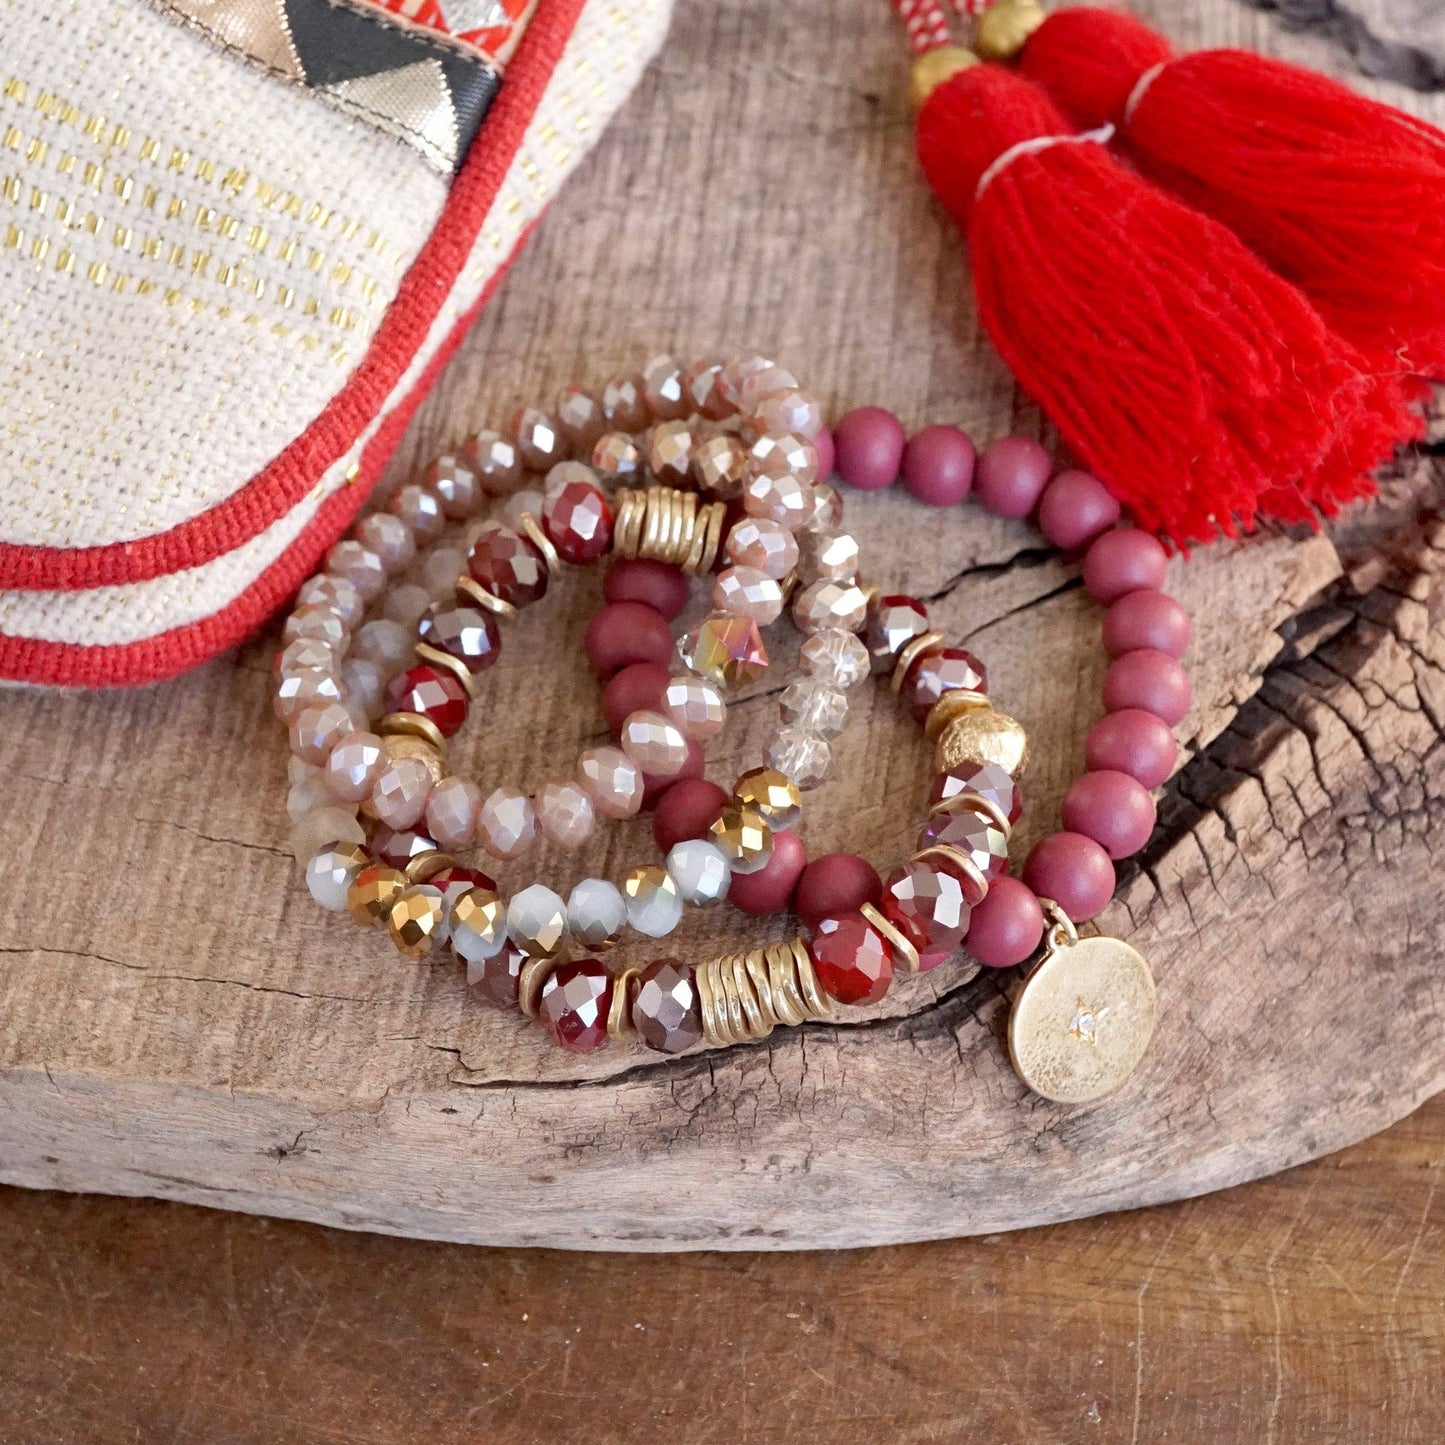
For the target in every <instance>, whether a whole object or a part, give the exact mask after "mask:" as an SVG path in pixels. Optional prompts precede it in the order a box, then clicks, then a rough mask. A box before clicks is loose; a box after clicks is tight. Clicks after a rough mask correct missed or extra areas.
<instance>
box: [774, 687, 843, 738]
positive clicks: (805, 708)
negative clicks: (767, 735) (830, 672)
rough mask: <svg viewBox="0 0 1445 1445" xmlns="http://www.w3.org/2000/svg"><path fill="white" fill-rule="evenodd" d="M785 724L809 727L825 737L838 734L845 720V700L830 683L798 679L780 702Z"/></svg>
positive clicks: (788, 688) (786, 690) (787, 689)
mask: <svg viewBox="0 0 1445 1445" xmlns="http://www.w3.org/2000/svg"><path fill="white" fill-rule="evenodd" d="M779 702H780V706H781V708H782V713H783V721H784V722H785V723H788V724H791V725H796V726H797V727H802V728H809V729H811V730H812V731H813V732H815V733H821V734H822V735H823V736H824V737H825V738H830V737H832V736H833V735H834V734H835V733H838V732H841V731H842V728H843V724H844V722H845V721H846V720H847V717H848V699H847V698H846V697H844V696H843V694H842V693H841V692H839V690H838V689H837V688H836V687H833V686H832V685H831V684H830V683H826V682H819V681H818V679H817V678H815V677H800V678H799V679H798V680H797V682H794V683H791V684H789V686H788V687H787V688H786V689H785V690H784V692H783V696H782V698H781V699H780V700H779Z"/></svg>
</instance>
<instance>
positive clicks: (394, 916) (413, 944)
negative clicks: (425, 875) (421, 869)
mask: <svg viewBox="0 0 1445 1445" xmlns="http://www.w3.org/2000/svg"><path fill="white" fill-rule="evenodd" d="M445 916H446V907H445V904H444V903H443V901H442V892H441V889H440V888H437V887H434V886H433V885H432V884H430V883H418V884H413V885H411V886H410V887H407V888H404V889H403V890H402V891H401V892H400V893H398V894H397V896H396V898H395V900H394V901H393V902H392V905H391V912H390V913H389V914H388V915H387V920H386V921H387V927H388V928H389V929H390V931H391V941H392V942H393V943H394V944H396V946H397V948H398V949H400V950H401V952H402V953H404V954H406V955H407V956H408V957H410V958H421V957H423V955H425V954H427V953H430V952H431V947H432V944H434V943H435V942H436V940H437V936H438V935H439V934H440V932H441V928H442V921H443V919H444V918H445Z"/></svg>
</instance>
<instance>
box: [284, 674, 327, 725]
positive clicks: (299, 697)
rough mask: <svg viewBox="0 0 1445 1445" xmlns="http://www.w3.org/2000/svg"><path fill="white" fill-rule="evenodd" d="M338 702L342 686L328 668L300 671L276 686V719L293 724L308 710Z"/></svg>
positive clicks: (289, 675) (286, 677)
mask: <svg viewBox="0 0 1445 1445" xmlns="http://www.w3.org/2000/svg"><path fill="white" fill-rule="evenodd" d="M340 702H341V684H340V683H339V682H338V681H337V680H336V674H335V673H334V672H332V671H331V669H330V668H329V667H327V668H321V667H299V668H297V669H296V671H295V672H292V673H290V674H288V675H287V676H285V677H283V678H282V679H281V681H280V682H279V683H277V685H276V702H275V709H276V716H277V717H279V718H280V719H281V721H282V722H293V721H294V720H295V719H296V718H297V717H299V716H300V715H301V714H302V713H303V712H305V711H306V710H307V709H308V708H314V707H326V706H327V705H328V704H330V703H340Z"/></svg>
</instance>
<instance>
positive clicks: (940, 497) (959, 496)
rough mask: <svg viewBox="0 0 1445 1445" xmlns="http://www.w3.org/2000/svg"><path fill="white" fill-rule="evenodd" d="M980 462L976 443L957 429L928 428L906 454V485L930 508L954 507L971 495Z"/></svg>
mask: <svg viewBox="0 0 1445 1445" xmlns="http://www.w3.org/2000/svg"><path fill="white" fill-rule="evenodd" d="M977 460H978V456H977V453H976V452H975V451H974V448H973V443H972V442H971V441H970V440H969V439H968V436H967V434H966V433H964V432H961V431H959V429H958V428H957V427H956V426H926V427H924V428H923V430H922V431H921V432H919V433H918V434H917V435H916V436H913V437H911V438H910V439H909V442H908V447H907V449H906V450H905V451H904V453H903V485H904V486H905V487H907V488H908V490H909V491H910V492H912V493H913V495H914V496H915V497H917V498H918V500H919V501H920V502H927V503H928V505H929V506H930V507H951V506H953V505H954V503H956V502H961V501H962V500H963V499H964V498H965V497H966V496H967V495H968V489H969V488H970V487H971V486H972V485H973V470H974V465H975V463H976V462H977Z"/></svg>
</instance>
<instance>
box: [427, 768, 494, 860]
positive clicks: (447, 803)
mask: <svg viewBox="0 0 1445 1445" xmlns="http://www.w3.org/2000/svg"><path fill="white" fill-rule="evenodd" d="M481 807H482V794H481V790H480V789H479V788H478V787H477V785H476V784H475V783H474V782H472V780H471V779H470V778H458V777H450V778H443V779H442V781H441V782H440V783H438V784H437V785H436V786H435V787H434V788H433V789H432V790H431V792H430V794H429V795H428V796H427V800H426V830H427V832H428V833H430V834H431V836H432V837H433V838H435V839H436V840H437V842H438V843H439V844H440V845H441V846H442V847H443V848H469V847H470V846H471V844H472V841H473V839H475V838H476V836H477V815H478V813H479V812H480V811H481Z"/></svg>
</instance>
